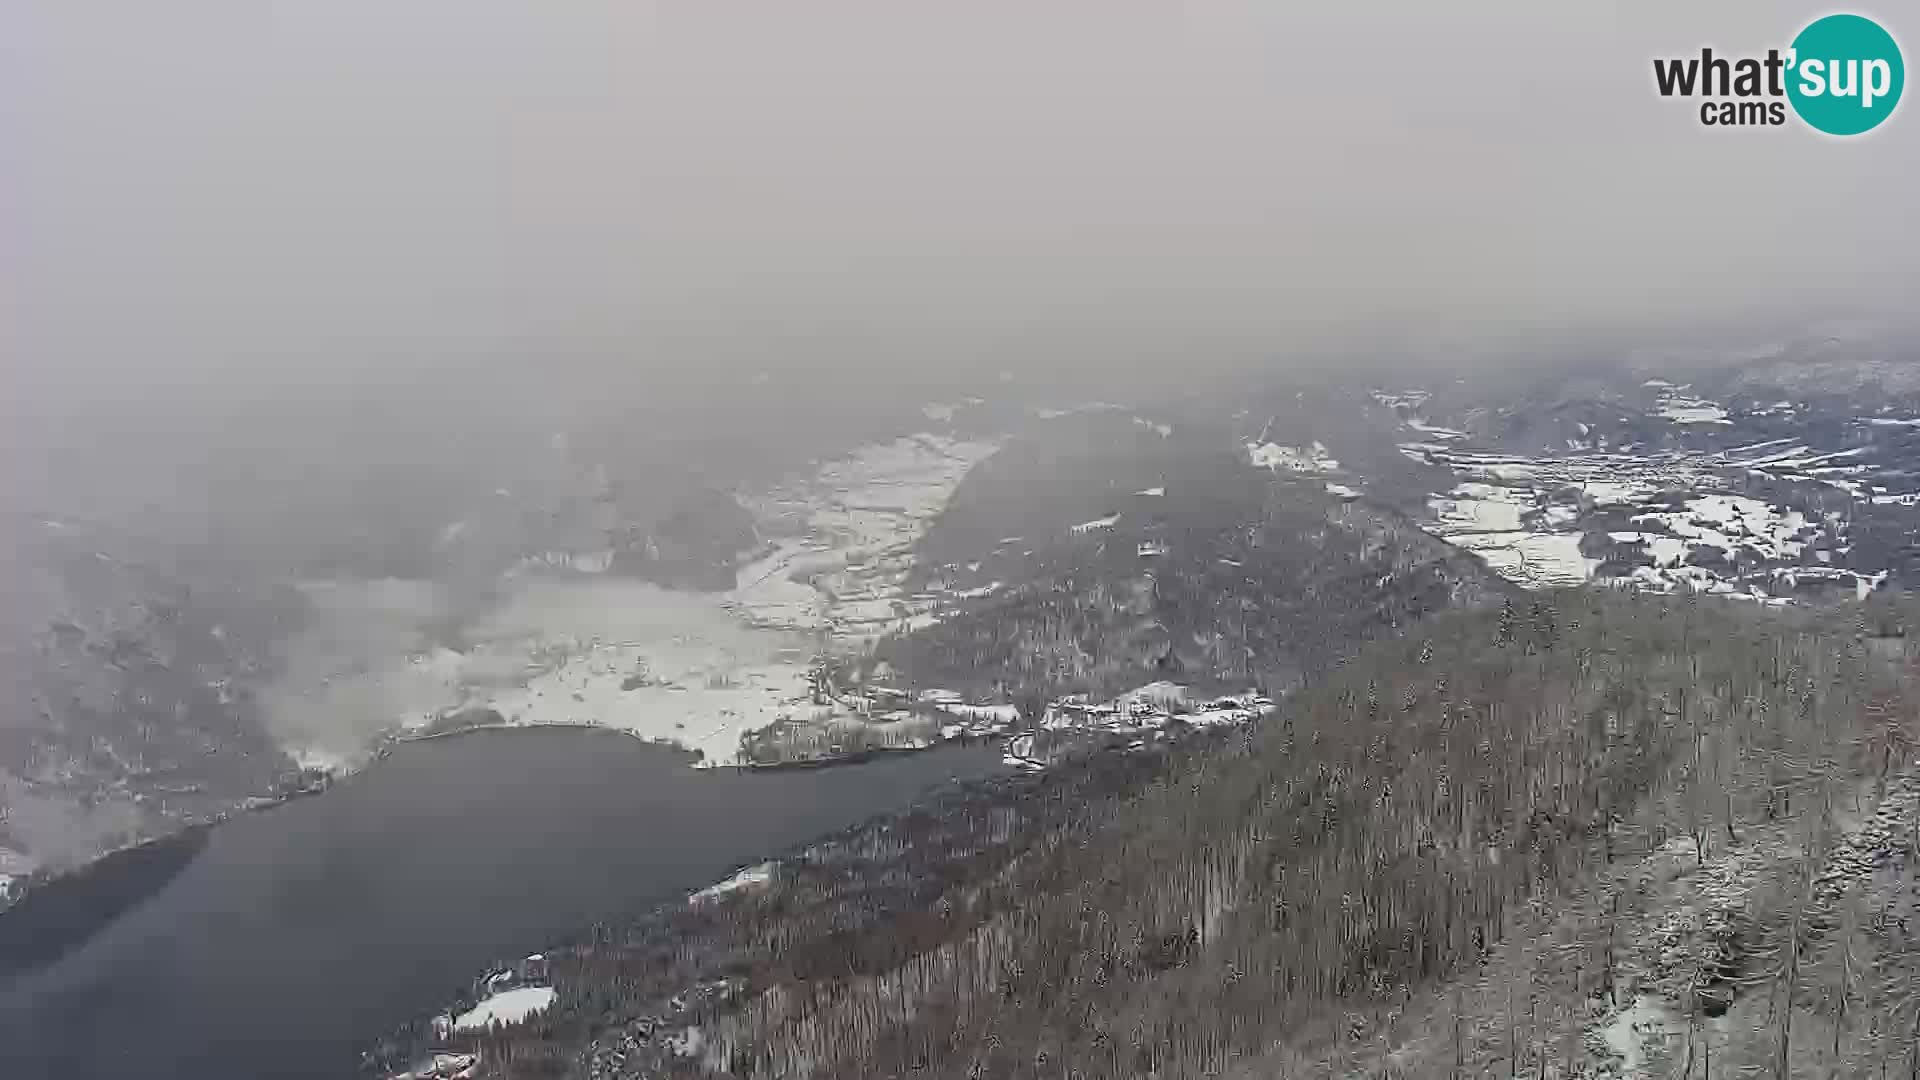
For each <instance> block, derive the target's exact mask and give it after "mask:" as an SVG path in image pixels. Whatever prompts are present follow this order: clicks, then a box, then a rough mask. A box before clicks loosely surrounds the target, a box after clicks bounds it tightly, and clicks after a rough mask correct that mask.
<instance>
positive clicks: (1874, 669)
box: [483, 592, 1920, 1077]
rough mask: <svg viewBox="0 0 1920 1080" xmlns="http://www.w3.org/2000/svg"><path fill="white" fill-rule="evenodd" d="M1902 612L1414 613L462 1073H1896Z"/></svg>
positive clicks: (785, 872)
mask: <svg viewBox="0 0 1920 1080" xmlns="http://www.w3.org/2000/svg"><path fill="white" fill-rule="evenodd" d="M1906 618H1910V615H1903V614H1901V613H1898V612H1893V611H1870V612H1866V613H1865V614H1864V615H1863V614H1862V612H1861V611H1860V610H1858V609H1855V610H1854V611H1853V612H1852V613H1850V614H1846V615H1832V616H1826V615H1815V614H1805V613H1781V612H1778V611H1769V610H1764V609H1758V608H1753V607H1750V606H1728V605H1723V604H1719V603H1713V602H1708V601H1695V600H1691V599H1688V598H1682V597H1673V596H1633V595H1626V594H1613V593H1607V592H1572V593H1562V594H1543V595H1540V596H1538V597H1535V598H1532V599H1529V600H1522V601H1515V602H1511V603H1507V604H1503V605H1501V606H1500V607H1499V608H1497V609H1495V610H1492V611H1485V612H1477V613H1466V614H1457V615H1447V616H1443V617H1440V618H1437V619H1434V620H1431V621H1428V622H1426V623H1423V624H1422V625H1421V626H1419V627H1418V628H1417V629H1416V630H1415V631H1414V632H1413V633H1410V634H1408V635H1407V636H1406V637H1405V638H1404V639H1402V640H1396V641H1386V642H1380V643H1377V644H1375V645H1373V646H1371V647H1370V648H1368V649H1367V650H1365V651H1364V652H1363V653H1362V654H1361V655H1359V656H1357V657H1355V658H1354V659H1352V660H1350V661H1348V662H1346V663H1344V664H1341V665H1340V666H1339V667H1338V669H1337V670H1336V671H1335V672H1333V673H1332V674H1331V675H1330V677H1328V678H1326V679H1324V680H1317V681H1316V682H1315V683H1314V684H1313V685H1311V686H1309V687H1308V688H1305V689H1303V690H1301V691H1300V692H1299V693H1297V694H1296V695H1294V696H1293V697H1292V698H1291V699H1290V700H1289V701H1288V702H1286V703H1285V704H1284V705H1283V706H1282V708H1281V709H1280V710H1279V711H1278V712H1277V713H1276V714H1275V715H1274V716H1272V717H1271V718H1270V719H1269V720H1268V721H1267V722H1266V723H1265V724H1264V725H1263V726H1262V727H1261V728H1259V729H1258V730H1257V731H1253V732H1250V733H1243V734H1237V735H1234V736H1230V737H1228V738H1226V739H1224V740H1223V741H1220V742H1218V743H1215V744H1212V745H1210V746H1207V747H1204V748H1197V749H1196V748H1188V749H1185V750H1181V751H1178V752H1176V753H1175V754H1174V755H1173V756H1171V757H1168V758H1164V759H1155V764H1154V766H1153V767H1152V768H1138V767H1135V768H1134V769H1133V770H1132V771H1131V772H1123V773H1114V772H1113V771H1112V768H1113V767H1112V765H1111V763H1110V762H1111V759H1107V763H1104V764H1103V763H1102V762H1099V761H1097V762H1095V763H1093V764H1090V765H1087V766H1084V768H1086V769H1087V770H1089V772H1086V773H1078V772H1076V773H1071V774H1063V775H1062V776H1060V777H1055V778H1053V779H1050V780H1047V781H1045V782H1040V781H1035V782H1033V783H1032V786H1030V787H1028V788H1024V789H1021V792H1016V793H1003V795H1002V796H1000V797H999V799H1000V801H999V802H997V803H994V802H989V803H987V804H973V805H975V806H976V809H977V811H978V812H975V813H971V814H969V813H955V812H954V810H955V808H953V807H948V808H945V809H944V810H943V811H942V812H941V813H939V814H937V815H931V816H928V817H926V818H924V819H922V820H920V821H919V823H918V825H917V826H915V825H911V824H907V825H903V824H901V823H891V824H888V825H884V826H876V827H875V828H873V829H870V830H867V831H865V832H863V833H859V834H856V835H854V836H852V837H849V838H843V839H842V840H841V841H839V842H838V844H837V845H827V846H825V847H823V848H820V849H817V854H816V856H815V857H813V858H809V859H801V860H792V861H789V862H788V863H787V864H784V865H783V867H782V870H781V873H780V875H778V876H777V877H776V879H775V881H774V883H773V884H771V885H770V886H769V887H767V888H765V889H764V890H761V891H750V892H746V893H742V894H739V895H736V896H734V897H731V898H729V899H727V900H725V901H723V902H722V904H721V905H719V906H718V907H717V908H716V907H704V908H698V909H693V910H690V911H688V912H687V913H686V914H683V915H671V914H669V915H663V916H658V917H656V918H655V919H654V920H652V921H651V922H644V923H641V924H637V925H636V926H635V927H633V928H630V929H629V930H626V931H621V930H618V929H616V928H605V929H603V930H602V931H601V932H600V933H598V934H596V935H595V939H594V941H592V942H591V943H588V944H582V945H579V946H577V947H575V948H573V949H570V950H567V951H565V952H564V953H560V954H557V958H556V960H555V964H556V985H557V987H558V989H559V991H560V998H559V1004H558V1007H557V1009H556V1011H555V1013H554V1014H552V1015H551V1016H549V1017H548V1018H547V1019H546V1020H545V1021H543V1022H542V1023H540V1024H538V1025H535V1026H532V1027H529V1028H525V1029H520V1030H517V1031H513V1032H511V1033H503V1034H501V1035H498V1036H493V1037H490V1038H489V1039H486V1040H483V1041H484V1043H485V1050H486V1051H487V1052H486V1057H485V1060H486V1061H487V1062H488V1064H487V1065H486V1066H485V1067H486V1068H488V1069H490V1070H492V1071H493V1072H494V1073H495V1074H498V1075H508V1076H548V1075H552V1076H559V1075H593V1076H641V1075H646V1076H659V1075H672V1076H714V1075H722V1076H733V1077H775V1076H781V1077H788V1076H814V1077H853V1076H863V1077H876V1076H900V1077H904V1076H909V1075H912V1076H936V1077H937V1076H952V1077H962V1076H994V1077H1017V1076H1033V1077H1056V1076H1063V1075H1075V1076H1089V1077H1097V1076H1114V1077H1119V1076H1155V1077H1189V1076H1193V1077H1198V1076H1246V1077H1255V1076H1258V1077H1272V1076H1303V1077H1304V1076H1323V1075H1330V1074H1331V1075H1369V1076H1440V1075H1484V1074H1490V1073H1498V1074H1501V1075H1525V1076H1572V1075H1604V1074H1613V1073H1618V1072H1619V1071H1621V1070H1622V1069H1623V1068H1624V1069H1626V1070H1627V1071H1629V1072H1631V1073H1633V1074H1637V1075H1675V1076H1733V1075H1740V1074H1741V1073H1742V1070H1752V1071H1758V1072H1759V1073H1760V1074H1761V1075H1769V1074H1771V1075H1781V1076H1785V1075H1827V1074H1834V1075H1881V1071H1882V1068H1883V1067H1884V1068H1886V1069H1888V1070H1891V1071H1890V1072H1889V1073H1888V1074H1889V1075H1893V1074H1897V1075H1903V1076H1904V1075H1909V1074H1910V1072H1909V1070H1910V1069H1911V1068H1912V1062H1913V1060H1914V1054H1915V1052H1916V1050H1915V1043H1914V1032H1915V1026H1916V1011H1915V1010H1916V1006H1917V1005H1920V1002H1917V1001H1916V1000H1915V999H1914V997H1913V987H1914V985H1916V982H1917V981H1920V951H1916V949H1915V944H1914V941H1913V939H1912V938H1911V937H1910V936H1909V932H1910V929H1911V930H1912V931H1914V932H1920V925H1917V924H1915V923H1914V922H1913V920H1912V916H1913V915H1914V914H1920V913H1915V912H1913V911H1912V908H1913V906H1914V896H1915V891H1914V887H1915V884H1916V881H1917V880H1920V879H1917V878H1916V874H1915V869H1916V865H1917V864H1916V859H1920V852H1916V849H1915V838H1914V816H1915V812H1916V806H1915V793H1916V790H1917V788H1916V780H1915V773H1914V767H1913V764H1912V762H1913V758H1914V756H1915V742H1914V740H1915V738H1916V729H1915V721H1914V708H1913V706H1914V703H1915V700H1916V698H1915V692H1916V687H1915V683H1914V677H1915V674H1916V671H1917V670H1920V668H1917V667H1916V664H1917V663H1920V656H1917V655H1916V652H1915V650H1914V648H1913V646H1912V644H1910V640H1909V639H1908V638H1906V637H1905V636H1904V628H1905V625H1906V623H1904V622H1903V621H1902V620H1903V619H1906ZM1132 760H1142V759H1132ZM1096 769H1105V770H1107V771H1106V772H1105V773H1102V774H1100V775H1101V776H1102V777H1103V779H1102V780H1101V782H1099V783H1091V782H1087V781H1084V780H1082V781H1073V780H1070V779H1069V776H1081V777H1085V776H1090V775H1093V773H1092V771H1091V770H1096ZM1075 784H1079V785H1080V786H1078V787H1075ZM915 829H918V830H919V831H918V832H917V833H916V832H915ZM863 860H866V861H863ZM674 919H679V920H681V921H682V923H683V924H684V925H682V926H681V927H680V928H679V929H678V930H675V931H674V932H672V933H667V932H665V931H663V930H662V929H661V927H662V926H663V925H665V923H667V922H671V921H673V920H674ZM697 987H704V989H703V990H701V991H700V992H698V993H694V992H692V991H694V990H695V988H697Z"/></svg>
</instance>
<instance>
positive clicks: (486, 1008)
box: [453, 986, 554, 1031]
mask: <svg viewBox="0 0 1920 1080" xmlns="http://www.w3.org/2000/svg"><path fill="white" fill-rule="evenodd" d="M553 998H554V992H553V987H551V986H521V987H516V988H514V989H512V990H504V991H501V992H500V993H498V994H495V995H493V996H492V997H489V998H487V999H486V1000H485V1001H482V1002H481V1003H480V1004H478V1005H475V1006H474V1007H473V1008H471V1009H469V1010H467V1011H466V1012H463V1013H461V1014H460V1015H459V1016H458V1017H456V1018H455V1019H454V1021H453V1028H454V1030H455V1031H486V1030H487V1029H489V1028H491V1027H492V1026H493V1024H494V1022H495V1021H499V1022H500V1023H502V1024H519V1023H523V1022H525V1021H526V1020H527V1018H528V1017H531V1016H533V1015H534V1014H535V1013H540V1012H545V1011H546V1010H547V1009H548V1008H549V1007H551V1006H552V1005H553Z"/></svg>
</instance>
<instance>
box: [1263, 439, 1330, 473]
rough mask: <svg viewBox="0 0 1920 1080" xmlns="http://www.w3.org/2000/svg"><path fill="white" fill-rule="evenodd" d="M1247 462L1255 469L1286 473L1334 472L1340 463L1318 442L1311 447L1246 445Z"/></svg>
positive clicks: (1271, 444) (1270, 444)
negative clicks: (1284, 471)
mask: <svg viewBox="0 0 1920 1080" xmlns="http://www.w3.org/2000/svg"><path fill="white" fill-rule="evenodd" d="M1247 460H1248V461H1250V462H1252V463H1253V467H1254V468H1256V469H1269V470H1273V471H1276V472H1278V471H1280V470H1283V469H1284V470H1286V471H1288V472H1304V473H1312V472H1336V471H1338V470H1339V468H1340V462H1339V461H1338V460H1337V459H1336V458H1335V457H1334V456H1333V455H1332V454H1331V453H1328V452H1327V448H1326V446H1325V444H1323V443H1320V442H1318V441H1316V442H1314V444H1313V445H1312V446H1281V445H1280V444H1279V443H1272V442H1268V443H1253V442H1250V443H1248V444H1247Z"/></svg>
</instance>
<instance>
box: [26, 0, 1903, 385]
mask: <svg viewBox="0 0 1920 1080" xmlns="http://www.w3.org/2000/svg"><path fill="white" fill-rule="evenodd" d="M1882 6H1883V7H1884V8H1887V9H1888V10H1885V11H1882V12H1879V14H1880V15H1882V16H1883V21H1885V22H1887V24H1888V25H1889V26H1890V28H1891V29H1892V30H1893V31H1894V33H1895V34H1896V36H1899V37H1902V38H1903V40H1905V41H1906V42H1907V43H1908V45H1909V52H1911V51H1912V48H1913V47H1914V46H1913V43H1915V42H1920V22H1914V21H1913V20H1907V21H1909V22H1914V25H1912V26H1908V25H1905V23H1903V21H1902V20H1901V18H1900V17H1899V16H1901V15H1905V14H1907V13H1906V12H1905V10H1904V7H1903V6H1901V5H1884V4H1883V5H1882ZM1307 7H1308V6H1307V5H1302V4H1290V3H1279V2H1273V0H1260V2H1251V0H1250V2H1244V3H1242V2H1227V0H1195V2H1191V3H1188V2H1179V0H1144V2H1128V0H1087V2H1083V3H1068V2H1061V0H1006V2H1001V0H947V2H942V3H931V2H906V0H874V2H851V0H807V2H804V3H775V2H771V0H767V2H758V3H735V2H729V0H687V2H682V3H673V4H661V3H643V2H640V0H619V2H613V3H589V2H586V0H579V2H568V3H550V2H536V0H520V2H513V3H508V2H503V0H407V2H405V3H394V2H392V0H304V2H299V3H286V2H267V0H251V2H215V0H173V2H168V3H142V2H133V0H124V2H119V3H114V2H98V3H96V2H90V0H0V305H3V306H0V352H4V354H5V357H6V359H5V360H4V363H5V364H6V365H7V367H8V369H10V371H11V372H12V373H11V374H10V375H9V376H8V381H9V383H11V384H12V385H13V386H14V387H15V388H17V389H9V390H7V391H6V392H5V393H6V394H7V396H8V397H10V398H13V399H14V400H19V399H20V398H22V397H25V396H29V395H39V396H44V397H47V398H52V397H56V396H60V395H68V394H79V393H82V392H85V393H89V394H95V395H98V394H102V393H105V394H109V395H119V396H121V397H132V398H140V397H142V396H144V395H149V394H151V393H153V390H154V388H156V387H171V388H174V389H176V390H179V391H181V392H183V393H201V392H204V391H203V389H202V388H203V387H204V386H205V384H206V383H207V381H208V380H209V378H210V377H211V376H212V375H213V373H224V375H223V378H224V380H225V381H226V382H227V383H229V384H237V385H244V386H252V387H266V388H292V387H295V386H301V385H306V384H311V383H323V382H326V381H329V380H340V379H343V378H346V377H348V376H352V377H356V378H357V377H361V376H362V375H369V376H370V375H371V374H372V373H385V374H392V373H394V372H396V371H408V372H412V371H424V370H428V369H429V368H434V367H439V368H443V369H444V368H455V369H466V370H478V369H479V368H481V367H482V366H488V368H489V370H492V369H494V368H497V367H498V366H500V365H502V364H511V365H519V366H520V368H521V370H528V371H565V372H582V371H591V370H599V369H602V368H604V367H605V366H606V365H612V364H621V365H628V366H630V367H632V368H644V369H646V370H648V371H666V370H681V371H692V372H699V373H711V372H717V371H727V372H733V371H743V370H751V369H753V368H756V367H765V366H776V365H779V366H785V365H827V364H835V363H841V362H849V361H850V362H855V363H858V364H860V365H862V366H863V367H869V368H871V367H876V366H884V365H887V364H892V363H898V364H900V365H904V366H905V368H904V370H915V369H916V368H915V366H916V365H933V364H948V365H951V364H966V365H971V366H975V367H988V366H991V367H995V368H1003V367H1004V368H1020V367H1022V366H1024V365H1064V366H1068V367H1091V368H1096V369H1097V368H1100V367H1103V366H1111V367H1113V368H1114V369H1118V368H1120V367H1121V366H1122V365H1131V364H1135V363H1139V362H1141V361H1143V360H1155V361H1159V362H1162V363H1166V362H1189V361H1191V362H1222V361H1224V360H1228V359H1234V360H1236V361H1237V360H1242V359H1248V358H1254V357H1285V356H1293V355H1298V354H1300V353H1302V352H1303V351H1310V349H1311V348H1312V347H1314V345H1315V343H1317V342H1321V341H1324V340H1330V339H1333V338H1337V337H1338V335H1340V334H1342V333H1353V332H1355V331H1354V330H1353V328H1354V327H1356V326H1362V325H1365V324H1368V323H1371V322H1376V321H1391V320H1400V321H1406V322H1412V323H1416V324H1425V323H1432V324H1434V325H1438V326H1446V327H1452V328H1455V329H1456V330H1458V331H1463V332H1464V333H1466V334H1467V335H1468V336H1471V335H1472V334H1474V333H1478V332H1480V331H1482V330H1484V331H1485V332H1487V333H1489V334H1495V333H1498V332H1501V331H1502V330H1503V329H1504V328H1508V327H1511V326H1514V325H1545V326H1561V325H1566V326H1572V325H1587V324H1595V325H1599V324H1608V323H1633V322H1636V321H1657V320H1660V319H1664V318H1667V317H1669V316H1673V315H1676V314H1679V315H1684V316H1686V317H1688V318H1691V317H1694V316H1695V315H1696V314H1697V315H1698V316H1699V317H1701V318H1709V317H1715V316H1718V315H1723V314H1725V313H1728V312H1737V311H1746V310H1756V309H1771V310H1781V309H1797V308H1800V307H1803V306H1804V307H1806V308H1807V309H1809V310H1813V309H1817V308H1821V307H1823V306H1826V305H1832V304H1836V303H1843V304H1857V305H1865V306H1872V305H1874V304H1877V303H1883V302H1889V301H1892V300H1894V299H1910V298H1911V297H1912V296H1913V295H1916V293H1917V292H1920V290H1916V288H1915V285H1916V269H1917V268H1920V253H1917V252H1916V245H1915V243H1914V240H1915V223H1916V222H1920V205H1916V204H1917V203H1920V195H1916V192H1920V183H1916V181H1915V169H1914V166H1915V164H1916V163H1917V160H1920V152H1917V148H1920V141H1917V140H1920V114H1916V112H1915V109H1916V108H1920V105H1916V104H1914V103H1912V102H1908V103H1905V104H1903V105H1902V107H1901V109H1900V111H1899V112H1898V113H1897V114H1896V115H1895V116H1894V118H1893V119H1892V121H1890V122H1889V124H1888V125H1887V126H1886V127H1885V128H1883V129H1882V130H1880V131H1878V132H1875V133H1873V134H1872V135H1869V136H1867V137H1864V138H1860V139H1855V140H1852V141H1838V140H1830V139H1825V138H1822V137H1819V136H1817V135H1815V134H1813V133H1811V132H1809V131H1807V130H1805V129H1803V128H1799V127H1797V126H1790V127H1788V128H1782V129H1775V128H1757V129H1747V130H1714V129H1708V128H1703V127H1702V126H1700V124H1699V122H1698V119H1697V116H1696V112H1695V109H1694V107H1693V106H1690V105H1687V104H1685V103H1681V102H1677V101H1663V100H1661V99H1659V98H1658V97H1657V96H1656V95H1655V94H1654V92H1653V90H1652V78H1651V69H1650V64H1649V60H1650V58H1651V57H1653V56H1654V55H1684V54H1687V53H1689V52H1697V51H1698V49H1699V48H1700V47H1701V46H1702V45H1704V44H1713V45H1714V46H1715V47H1716V48H1719V49H1721V50H1725V51H1738V50H1754V51H1760V50H1764V49H1765V48H1766V47H1767V46H1769V45H1780V46H1784V45H1785V44H1786V43H1787V41H1788V40H1790V38H1791V36H1792V34H1793V32H1794V31H1795V30H1797V29H1798V27H1799V26H1801V25H1802V24H1804V23H1805V22H1806V21H1808V19H1810V18H1811V17H1812V16H1814V15H1816V14H1819V13H1823V12H1824V11H1825V10H1826V5H1825V4H1804V3H1756V2H1751V0H1743V2H1740V3H1726V4H1714V5H1709V4H1687V5H1675V4H1659V5H1654V4H1641V5H1616V4H1611V3H1586V4H1544V3H1538V2H1529V3H1500V4H1494V3H1478V2H1473V3H1456V4H1435V3H1430V2H1425V0H1421V2H1417V3H1416V2H1409V3H1400V4H1374V5H1350V4H1340V5H1331V4H1327V5H1314V6H1313V7H1314V8H1315V9H1316V10H1312V11H1308V10H1306V8H1307ZM1321 8H1337V9H1338V10H1337V11H1331V12H1330V11H1326V10H1318V9H1321ZM21 390H24V393H22V392H20V391H21ZM223 392H238V391H223ZM156 400H157V399H156Z"/></svg>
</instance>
